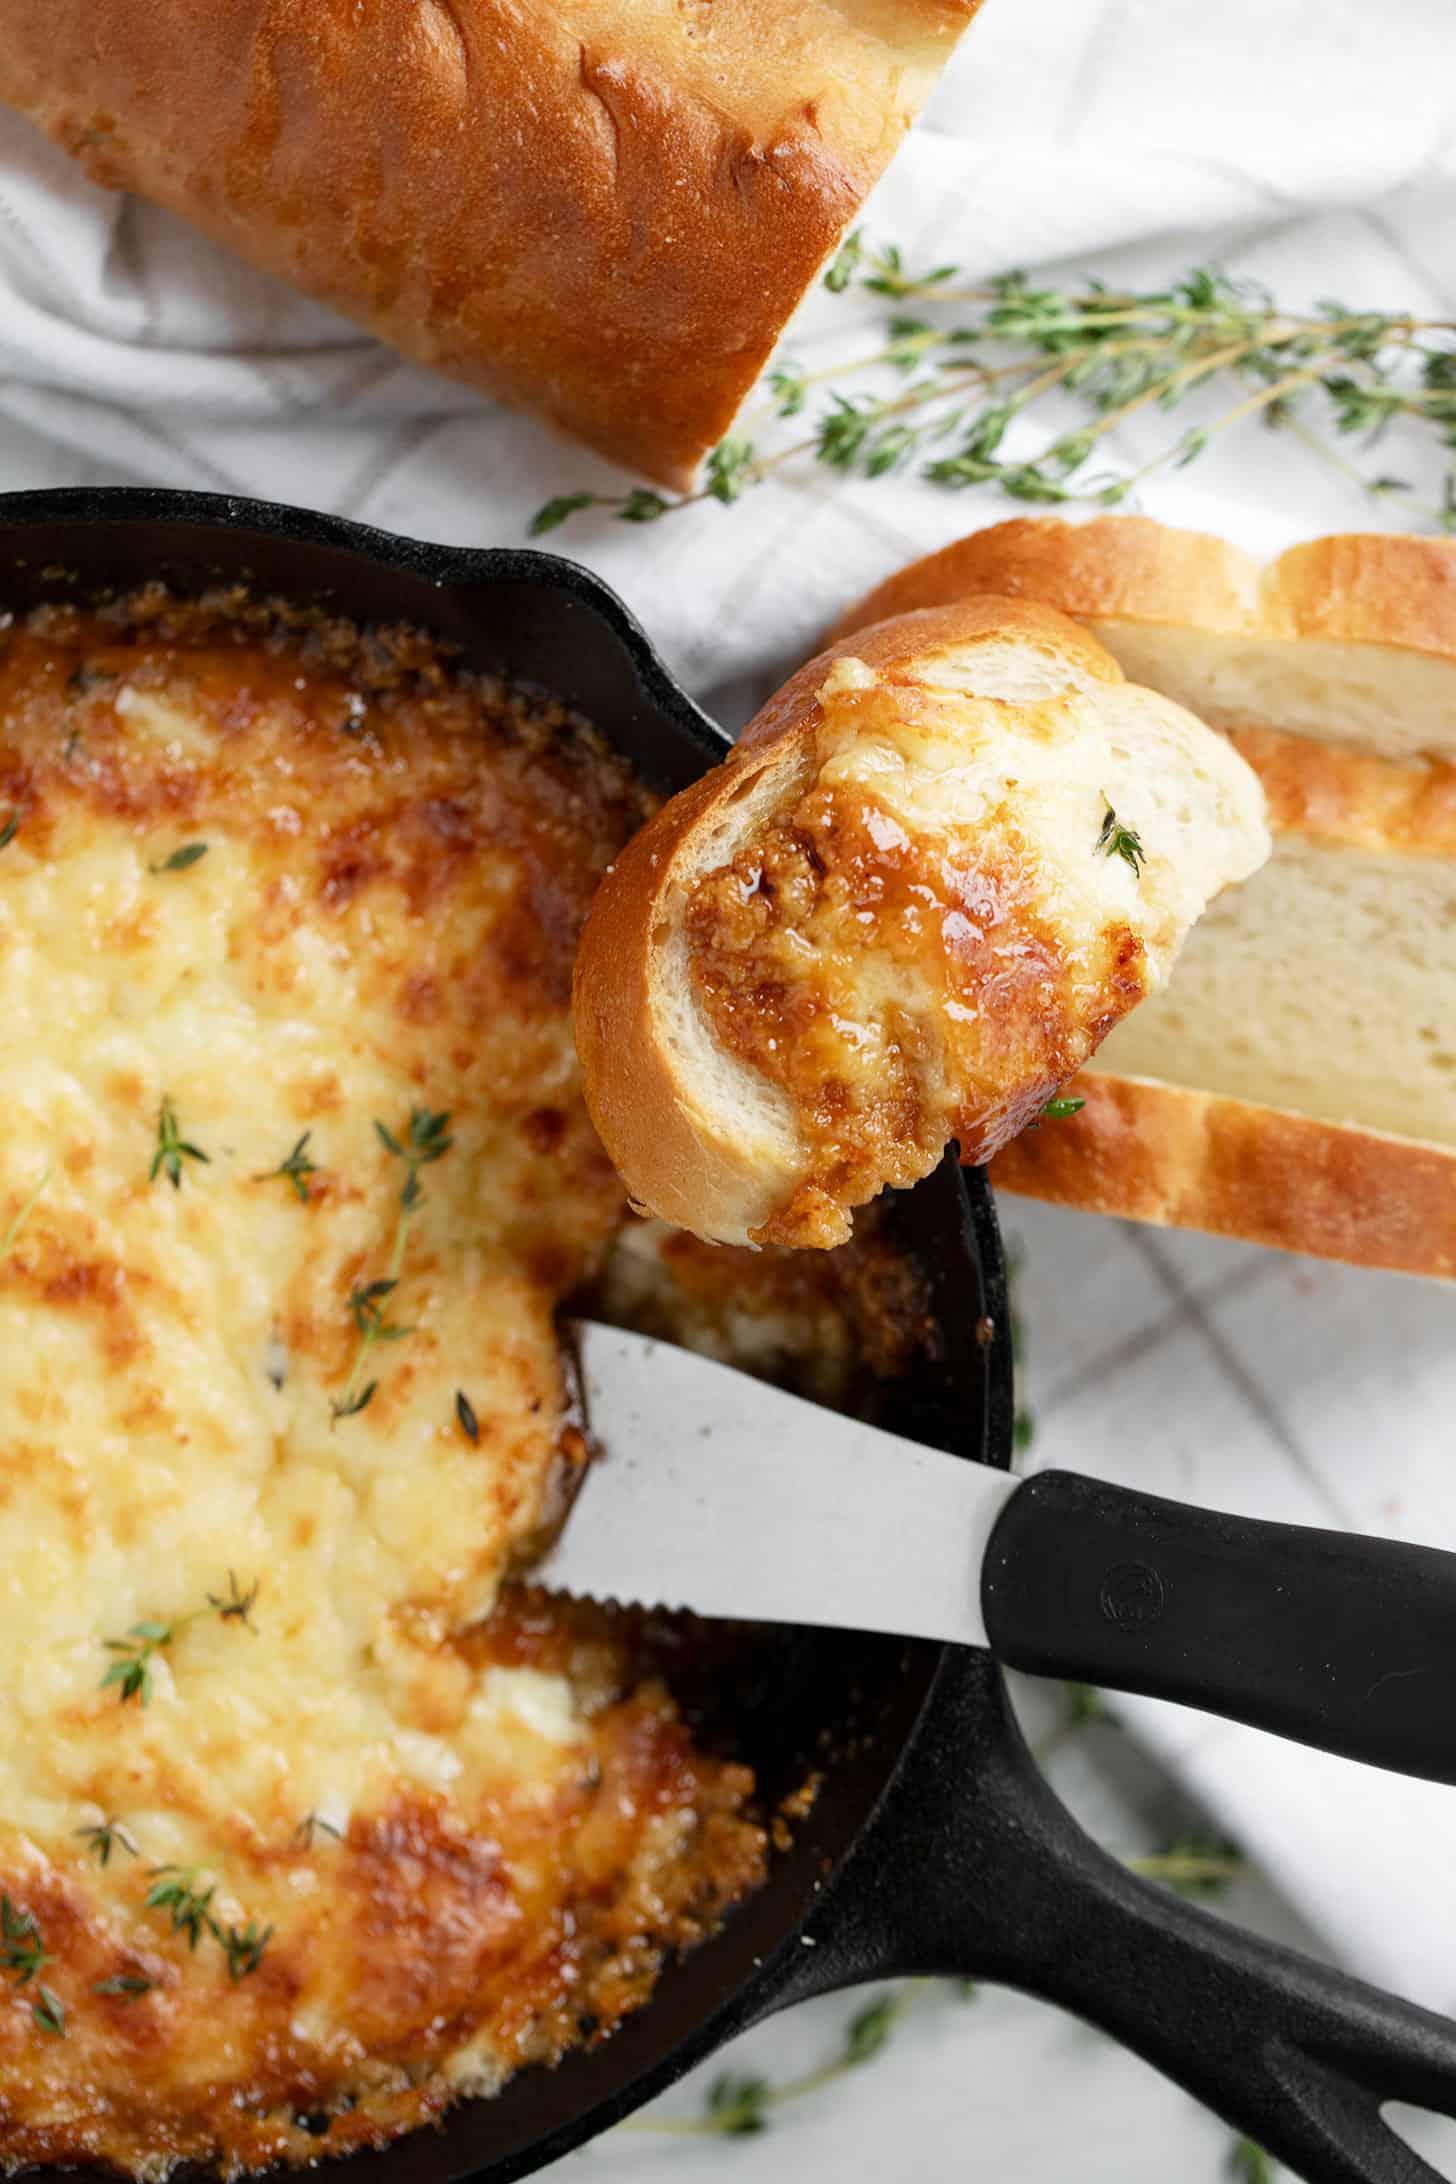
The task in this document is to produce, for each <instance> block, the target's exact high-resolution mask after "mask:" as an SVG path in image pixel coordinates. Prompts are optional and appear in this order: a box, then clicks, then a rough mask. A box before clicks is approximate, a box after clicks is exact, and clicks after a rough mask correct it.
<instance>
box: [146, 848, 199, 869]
mask: <svg viewBox="0 0 1456 2184" xmlns="http://www.w3.org/2000/svg"><path fill="white" fill-rule="evenodd" d="M207 848H208V845H207V843H206V842H184V843H183V845H182V847H181V848H180V849H174V850H173V852H172V854H171V856H170V857H163V858H162V859H161V861H160V862H159V863H157V864H153V865H148V866H147V870H148V872H189V871H190V870H191V869H192V867H193V865H195V864H200V863H201V861H202V859H203V858H204V857H205V856H206V855H207Z"/></svg>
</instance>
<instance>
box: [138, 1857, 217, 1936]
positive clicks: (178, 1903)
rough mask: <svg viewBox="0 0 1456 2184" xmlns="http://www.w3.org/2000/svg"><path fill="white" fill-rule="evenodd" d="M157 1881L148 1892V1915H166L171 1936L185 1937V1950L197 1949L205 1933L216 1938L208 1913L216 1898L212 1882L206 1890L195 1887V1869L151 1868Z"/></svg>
mask: <svg viewBox="0 0 1456 2184" xmlns="http://www.w3.org/2000/svg"><path fill="white" fill-rule="evenodd" d="M152 1871H153V1873H154V1874H155V1875H156V1879H155V1880H154V1881H153V1883H152V1885H151V1887H150V1888H149V1889H148V1890H147V1895H146V1904H147V1909H148V1910H149V1911H165V1912H166V1913H167V1915H168V1918H169V1919H170V1921H171V1929H172V1932H173V1933H174V1934H185V1935H186V1936H187V1946H188V1948H189V1949H190V1950H191V1949H196V1947H197V1944H198V1942H199V1941H200V1940H201V1939H202V1936H203V1934H204V1933H210V1934H217V1935H218V1939H219V1940H221V1938H222V1937H221V1935H220V1934H218V1928H217V1921H216V1920H215V1919H214V1918H213V1916H212V1913H211V1912H210V1911H209V1909H208V1905H209V1904H210V1903H211V1902H212V1899H213V1897H214V1896H215V1895H216V1894H217V1883H216V1882H215V1881H214V1882H213V1883H212V1884H211V1885H210V1886H209V1887H207V1888H199V1887H198V1885H197V1878H198V1877H197V1869H196V1867H195V1866H176V1865H161V1866H153V1868H152Z"/></svg>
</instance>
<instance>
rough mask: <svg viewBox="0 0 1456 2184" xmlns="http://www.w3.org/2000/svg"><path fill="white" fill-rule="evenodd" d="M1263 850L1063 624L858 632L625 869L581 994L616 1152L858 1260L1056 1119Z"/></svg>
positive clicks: (594, 1090) (588, 1050) (651, 1190)
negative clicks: (903, 1207) (956, 1159)
mask: <svg viewBox="0 0 1456 2184" xmlns="http://www.w3.org/2000/svg"><path fill="white" fill-rule="evenodd" d="M1268 846H1269V843H1268V835H1267V832H1266V829H1265V825H1264V817H1263V800H1262V796H1261V792H1260V789H1259V785H1258V783H1257V781H1256V779H1255V777H1254V775H1253V774H1252V772H1251V771H1250V769H1249V768H1248V766H1246V765H1245V763H1244V762H1243V760H1242V759H1241V758H1239V757H1238V755H1237V754H1236V753H1235V752H1234V751H1233V750H1232V749H1231V748H1230V747H1229V745H1228V744H1227V743H1226V742H1224V741H1223V739H1222V738H1220V737H1218V736H1216V735H1214V734H1213V733H1212V732H1211V731H1210V730H1208V729H1206V728H1205V727H1204V726H1203V725H1202V724H1201V723H1200V722H1199V721H1197V720H1196V719H1194V717H1193V716H1192V715H1191V714H1190V713H1187V712H1185V711H1183V710H1182V708H1181V707H1179V706H1177V705H1175V704H1173V703H1172V702H1171V701H1169V700H1168V699H1166V698H1162V697H1159V696H1157V695H1155V694H1154V693H1153V692H1151V691H1148V690H1144V689H1140V688H1138V687H1137V686H1135V685H1133V684H1130V683H1128V682H1126V681H1125V680H1124V678H1123V675H1122V671H1121V669H1120V668H1119V667H1118V666H1117V664H1116V662H1115V661H1114V660H1113V658H1112V657H1111V655H1110V654H1109V653H1107V652H1106V651H1104V649H1103V648H1102V647H1101V646H1100V645H1099V644H1098V643H1097V642H1096V641H1095V639H1093V638H1091V637H1089V636H1088V635H1087V634H1086V633H1085V632H1084V631H1082V630H1080V629H1078V628H1077V627H1076V625H1075V624H1073V623H1072V622H1070V621H1068V620H1066V619H1064V618H1063V617H1062V616H1060V615H1058V614H1056V613H1054V612H1052V611H1050V610H1048V609H1043V608H1040V607H1036V606H1033V605H1030V604H1024V603H1019V602H1015V601H1011V600H1007V599H1000V598H991V597H978V598H972V599H966V600H962V601H960V602H958V603H956V604H955V605H953V606H950V607H947V608H942V609H933V610H930V611H926V612H920V613H913V614H908V615H903V616H900V617H897V618H895V619H892V620H890V621H886V622H882V623H880V624H878V625H877V626H875V627H873V628H871V629H866V630H861V631H860V632H859V633H857V634H856V635H854V636H853V637H852V638H848V639H846V640H844V641H843V642H841V643H839V644H837V645H835V646H832V647H831V648H830V649H829V650H828V651H827V652H825V653H823V654H821V655H820V656H819V657H818V658H817V659H815V660H813V661H811V662H810V663H809V665H808V666H807V667H805V668H803V669H801V671H800V672H799V673H798V674H797V675H795V676H794V677H793V678H792V680H791V681H790V682H789V683H788V684H787V685H786V686H785V687H784V689H783V690H781V691H780V692H779V693H778V695H777V696H776V697H774V698H773V699H772V700H771V701H770V702H769V704H768V705H767V706H766V707H765V708H764V710H763V711H762V712H761V713H760V714H759V715H758V717H757V718H756V719H755V720H754V721H753V722H752V723H751V725H750V726H749V728H748V729H747V731H746V732H745V734H744V736H743V738H742V740H741V742H740V743H739V744H738V746H737V748H736V749H735V751H734V752H733V753H732V755H731V757H730V758H729V759H728V760H727V761H726V762H725V764H724V765H723V766H721V767H720V768H719V769H717V771H716V772H714V773H713V774H710V775H708V776H706V777H705V778H704V779H703V780H702V781H700V782H698V783H696V784H694V786H692V787H691V788H689V789H687V790H685V791H684V792H683V793H682V794H681V795H679V796H677V797H675V798H674V799H673V800H672V801H671V803H669V804H668V805H667V806H665V807H664V809H663V810H662V811H661V812H659V813H658V814H657V816H656V817H655V818H654V819H653V820H651V821H650V822H649V823H648V825H647V826H646V827H644V828H643V829H642V830H641V832H640V833H638V834H637V835H636V836H635V837H634V839H633V840H632V841H631V842H630V844H629V845H628V847H627V848H626V850H625V851H624V852H623V853H622V854H621V856H619V857H618V859H617V860H616V862H615V864H614V865H613V867H612V868H611V870H610V871H609V873H608V874H607V876H606V878H605V880H604V882H603V884H602V887H601V889H600V890H599V892H598V895H597V897H596V900H595V903H594V905H593V908H592V911H591V914H590V917H589V919H588V921H587V926H586V929H585V932H584V934H583V939H582V945H581V948H580V951H579V954H578V959H577V971H576V982H575V1004H574V1005H575V1024H576V1039H577V1047H578V1051H579V1053H580V1055H581V1059H582V1063H583V1067H584V1070H585V1079H586V1088H587V1098H588V1103H589V1106H590V1108H591V1111H592V1114H593V1118H594V1120H595V1122H596V1125H597V1128H598V1130H599V1132H600V1134H601V1137H602V1139H603V1142H604V1143H605V1145H606V1147H607V1150H608V1152H609V1153H610V1154H611V1156H612V1159H613V1161H614V1162H615V1164H616V1166H617V1168H618V1170H619V1172H620V1173H621V1175H622V1176H623V1178H624V1180H625V1181H626V1183H627V1186H628V1189H629V1190H630V1191H631V1193H632V1195H633V1197H634V1198H635V1199H636V1200H637V1201H638V1202H639V1203H640V1204H642V1205H644V1206H646V1207H649V1208H650V1209H651V1210H652V1211H653V1212H655V1213H657V1214H660V1215H661V1216H663V1217H664V1218H665V1219H668V1220H670V1221H672V1222H674V1223H676V1224H678V1225H679V1226H681V1227H684V1228H687V1229H690V1230H692V1231H694V1232H695V1233H697V1234H698V1235H700V1236H704V1237H707V1238H712V1239H717V1240H720V1241H725V1242H737V1243H742V1242H755V1243H764V1242H775V1243H793V1244H800V1245H811V1246H830V1245H834V1244H837V1243H839V1242H840V1241H842V1239H843V1238H844V1237H845V1236H846V1235H847V1234H848V1232H849V1228H850V1215H851V1211H852V1209H853V1208H854V1207H855V1206H858V1205H862V1204H864V1203H865V1202H866V1201H867V1200H869V1199H871V1198H873V1197H875V1196H876V1195H877V1193H878V1192H879V1191H880V1190H881V1189H882V1188H883V1187H884V1186H885V1185H887V1184H888V1185H894V1186H897V1187H903V1186H905V1185H908V1184H910V1183H913V1182H914V1181H916V1180H917V1179H918V1178H919V1177H920V1176H922V1175H924V1174H926V1173H927V1172H928V1171H929V1170H930V1169H931V1168H932V1167H933V1166H934V1164H935V1162H936V1161H937V1160H938V1159H939V1157H940V1155H941V1153H942V1151H943V1149H944V1147H945V1146H946V1144H947V1143H948V1142H949V1141H951V1140H955V1141H956V1142H957V1143H958V1145H959V1147H960V1150H961V1155H962V1158H963V1159H965V1160H967V1161H971V1162H981V1161H985V1160H989V1159H990V1158H991V1157H992V1155H993V1154H995V1153H996V1152H997V1150H998V1149H999V1148H1000V1147H1001V1146H1002V1145H1004V1144H1005V1143H1006V1142H1007V1141H1008V1140H1009V1139H1010V1138H1012V1137H1013V1136H1014V1135H1015V1134H1016V1133H1017V1132H1018V1131H1019V1130H1021V1129H1023V1128H1024V1127H1025V1126H1026V1125H1027V1124H1028V1123H1030V1122H1033V1121H1035V1120H1036V1119H1037V1117H1038V1115H1039V1114H1040V1112H1041V1110H1042V1109H1043V1107H1044V1106H1045V1105H1046V1103H1047V1101H1048V1100H1049V1099H1050V1098H1052V1097H1053V1095H1054V1094H1055V1093H1056V1091H1057V1090H1058V1088H1059V1086H1061V1085H1062V1084H1064V1083H1065V1082H1066V1081H1067V1079H1068V1078H1069V1077H1071V1076H1072V1075H1074V1074H1075V1072H1076V1071H1077V1069H1078V1068H1080V1067H1081V1066H1082V1064H1083V1063H1085V1062H1086V1061H1087V1059H1088V1058H1089V1056H1090V1055H1091V1054H1092V1053H1093V1052H1094V1051H1095V1050H1096V1048H1097V1046H1098V1044H1099V1043H1100V1041H1101V1040H1102V1039H1103V1038H1104V1037H1105V1036H1106V1035H1107V1033H1108V1032H1109V1031H1110V1030H1111V1029H1112V1027H1113V1026H1114V1025H1115V1024H1116V1023H1118V1022H1119V1021H1120V1020H1121V1019H1122V1018H1123V1017H1124V1016H1126V1015H1127V1013H1128V1011H1129V1010H1130V1009H1132V1008H1134V1007H1135V1006H1136V1004H1137V1003H1138V1002H1139V1001H1140V1000H1142V999H1143V997H1144V996H1145V995H1146V994H1148V993H1151V992H1152V991H1154V990H1155V989H1156V988H1157V987H1158V986H1159V985H1161V984H1162V982H1163V981H1164V980H1165V978H1166V977H1167V974H1168V971H1169V969H1170V967H1171V964H1172V961H1173V958H1174V955H1175V954H1176V952H1177V949H1178V946H1179V943H1180V942H1181V940H1182V939H1183V936H1184V935H1185V933H1186V932H1187V931H1188V928H1189V927H1190V925H1191V924H1192V923H1193V921H1194V920H1195V919H1196V918H1197V916H1198V915H1199V913H1200V912H1201V911H1202V909H1203V908H1204V906H1205V904H1207V903H1208V902H1209V901H1210V900H1211V899H1212V898H1213V897H1214V896H1215V895H1217V894H1218V893H1219V891H1220V890H1221V889H1222V888H1224V887H1226V886H1228V885H1229V884H1230V883H1232V882H1234V881H1237V880H1240V879H1243V878H1244V877H1245V876H1246V875H1247V874H1249V873H1250V872H1252V871H1254V870H1255V869H1256V868H1257V867H1258V865H1259V864H1260V863H1261V862H1262V861H1263V859H1264V857H1265V856H1266V855H1267V853H1268Z"/></svg>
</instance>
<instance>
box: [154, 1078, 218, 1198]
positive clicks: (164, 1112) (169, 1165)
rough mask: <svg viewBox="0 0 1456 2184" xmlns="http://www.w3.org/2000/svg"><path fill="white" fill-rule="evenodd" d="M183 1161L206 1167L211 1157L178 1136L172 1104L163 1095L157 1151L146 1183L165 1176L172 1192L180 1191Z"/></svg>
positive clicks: (158, 1120) (159, 1116) (197, 1146)
mask: <svg viewBox="0 0 1456 2184" xmlns="http://www.w3.org/2000/svg"><path fill="white" fill-rule="evenodd" d="M184 1160H200V1161H201V1162H202V1164H203V1166H204V1167H206V1166H208V1165H209V1163H210V1160H211V1155H210V1154H208V1153H205V1152H203V1150H202V1148H201V1146H200V1145H190V1144H189V1143H188V1142H187V1140H186V1139H185V1138H184V1137H182V1136H181V1135H180V1134H179V1132H178V1129H177V1116H176V1113H175V1111H174V1109H173V1106H172V1102H171V1101H170V1100H169V1099H167V1098H166V1097H165V1095H164V1096H163V1099H162V1106H161V1112H160V1114H159V1115H158V1117H157V1149H156V1151H155V1152H154V1153H153V1155H152V1165H151V1167H150V1169H149V1170H148V1171H147V1181H148V1182H149V1183H155V1182H156V1180H157V1177H158V1176H159V1175H163V1174H165V1176H166V1178H167V1180H168V1182H169V1183H170V1184H171V1186H172V1188H173V1190H174V1191H175V1190H180V1189H181V1187H182V1163H183V1161H184Z"/></svg>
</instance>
